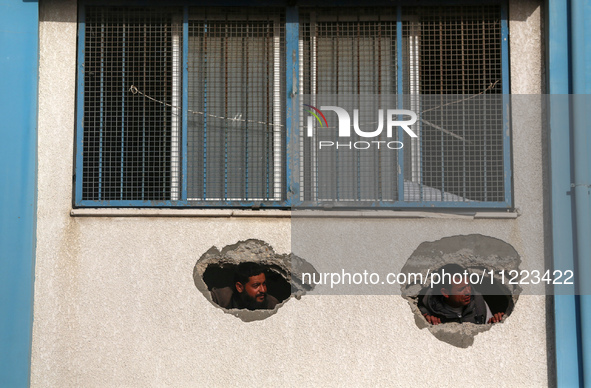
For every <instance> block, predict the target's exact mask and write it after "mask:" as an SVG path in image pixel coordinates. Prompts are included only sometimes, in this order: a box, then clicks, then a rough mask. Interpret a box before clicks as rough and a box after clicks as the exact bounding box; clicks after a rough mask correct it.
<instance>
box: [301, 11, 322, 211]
mask: <svg viewBox="0 0 591 388" xmlns="http://www.w3.org/2000/svg"><path fill="white" fill-rule="evenodd" d="M310 44H311V47H310V57H311V60H312V69H311V72H312V74H311V75H310V80H311V82H310V92H311V94H312V106H316V93H318V33H317V29H316V12H312V13H310ZM302 78H303V76H302ZM314 126H316V123H314ZM316 136H317V134H316V131H314V132H313V135H312V147H310V150H311V151H312V158H311V161H310V163H312V166H314V174H313V175H312V182H311V184H312V190H313V191H314V200H316V201H317V200H318V196H319V195H320V193H319V191H318V154H317V153H316V144H317V141H316ZM311 193H312V191H311Z"/></svg>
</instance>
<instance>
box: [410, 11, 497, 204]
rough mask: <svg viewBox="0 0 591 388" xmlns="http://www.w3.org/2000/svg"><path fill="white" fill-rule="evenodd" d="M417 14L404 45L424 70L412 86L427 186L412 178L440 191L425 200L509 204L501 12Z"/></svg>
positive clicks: (419, 165) (415, 159)
mask: <svg viewBox="0 0 591 388" xmlns="http://www.w3.org/2000/svg"><path fill="white" fill-rule="evenodd" d="M410 11H411V12H410V14H411V18H414V20H416V21H414V22H408V23H407V24H405V36H406V39H405V41H406V42H408V50H409V52H410V51H411V50H413V49H414V50H415V52H416V54H415V55H414V57H413V56H411V55H409V56H408V58H415V61H416V63H415V64H414V66H415V68H417V69H418V72H417V74H413V73H412V71H411V73H410V74H409V75H411V76H413V77H414V78H412V80H413V81H412V82H411V77H409V88H414V89H413V90H415V91H418V93H419V94H420V95H421V99H420V101H421V102H420V103H421V106H420V107H419V110H421V111H424V113H423V114H422V118H423V120H424V121H423V123H422V124H423V125H422V126H421V136H420V139H421V144H420V150H418V151H419V152H415V153H413V154H411V155H409V157H410V158H411V159H412V161H411V162H410V163H408V166H409V167H412V166H414V168H416V169H418V171H420V178H421V180H416V178H415V179H410V180H411V181H412V182H414V183H415V184H419V185H420V186H422V187H429V188H432V189H435V190H432V189H430V190H424V189H422V200H424V201H484V202H489V201H504V200H505V198H504V163H503V154H504V149H503V104H502V97H501V96H502V57H501V22H500V7H498V6H479V7H437V8H418V9H411V10H410ZM411 20H412V19H411ZM413 46H414V47H413ZM410 65H411V69H412V66H413V64H410ZM413 83H415V85H414V86H413ZM466 96H474V97H475V98H471V99H469V100H467V99H466ZM425 121H426V122H428V123H433V124H435V125H425ZM405 173H407V174H409V172H408V171H405ZM410 175H411V174H409V175H407V177H410ZM443 193H445V194H443Z"/></svg>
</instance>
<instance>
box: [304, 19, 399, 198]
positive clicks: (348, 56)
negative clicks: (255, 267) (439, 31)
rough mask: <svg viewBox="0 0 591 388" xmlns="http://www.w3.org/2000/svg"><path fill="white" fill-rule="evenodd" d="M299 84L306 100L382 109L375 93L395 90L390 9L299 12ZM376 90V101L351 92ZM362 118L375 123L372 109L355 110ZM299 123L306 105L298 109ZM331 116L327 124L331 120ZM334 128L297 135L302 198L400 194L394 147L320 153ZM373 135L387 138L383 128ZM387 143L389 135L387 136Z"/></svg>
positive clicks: (372, 92) (394, 27)
mask: <svg viewBox="0 0 591 388" xmlns="http://www.w3.org/2000/svg"><path fill="white" fill-rule="evenodd" d="M300 34H301V37H302V39H301V40H302V43H301V47H300V51H301V53H302V66H301V67H302V69H301V73H302V77H301V79H302V85H301V89H302V91H303V94H304V95H309V96H310V101H308V102H307V104H310V105H312V106H321V105H322V104H323V102H325V101H330V102H331V103H329V104H328V105H337V106H340V107H346V106H356V105H358V104H360V103H361V104H362V105H365V106H366V107H371V108H375V107H382V105H383V104H384V103H385V102H384V101H381V98H380V97H379V95H388V96H392V95H395V94H396V92H397V62H396V51H397V39H396V34H397V25H396V9H390V8H386V9H383V8H381V9H371V8H361V9H360V8H348V9H347V8H340V9H334V8H329V9H327V8H314V9H306V10H303V12H302V15H301V16H300ZM360 95H366V96H368V95H374V96H378V97H377V98H374V99H369V100H368V98H367V97H365V98H363V99H362V100H363V102H361V101H360V99H357V98H356V97H355V96H360ZM359 112H360V119H359V121H360V122H367V121H370V122H375V121H376V117H375V116H372V115H375V109H360V110H359ZM300 117H301V120H300V125H301V127H305V125H306V123H305V122H304V119H305V110H304V109H302V110H301V112H300ZM335 122H336V121H333V123H335ZM336 136H337V131H336V127H334V126H331V125H329V127H328V128H324V129H323V128H317V129H316V131H315V134H314V136H313V137H312V138H308V139H306V138H302V144H301V156H300V161H301V166H302V175H301V177H300V180H301V182H303V184H302V191H303V198H304V201H328V202H332V201H340V202H346V201H376V200H379V201H394V200H396V199H397V198H398V178H397V175H398V174H397V167H396V164H397V159H398V153H397V152H396V151H389V152H388V151H386V152H372V153H368V152H363V151H354V150H353V151H352V150H351V149H350V147H349V148H347V145H346V144H344V147H343V148H341V149H337V148H335V149H334V151H328V152H325V151H319V150H318V149H317V144H318V142H320V141H332V142H334V143H338V142H339V139H337V137H336ZM374 140H378V141H380V140H381V141H385V140H386V139H385V132H384V133H383V135H382V136H380V137H379V138H376V139H374ZM390 140H391V139H390Z"/></svg>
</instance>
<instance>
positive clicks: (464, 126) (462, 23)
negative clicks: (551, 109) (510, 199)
mask: <svg viewBox="0 0 591 388" xmlns="http://www.w3.org/2000/svg"><path fill="white" fill-rule="evenodd" d="M464 24H465V23H464V21H463V20H461V21H460V42H461V45H460V51H461V56H462V112H465V111H466V109H465V107H466V102H465V101H464V99H463V95H464V94H466V58H465V52H466V51H465V50H466V48H465V46H464ZM483 52H484V51H483ZM483 80H486V78H485V77H484V78H483ZM462 138H463V139H464V140H462V197H463V198H464V199H465V198H466V174H467V172H466V140H465V139H466V118H465V117H462Z"/></svg>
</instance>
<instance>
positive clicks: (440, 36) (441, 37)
mask: <svg viewBox="0 0 591 388" xmlns="http://www.w3.org/2000/svg"><path fill="white" fill-rule="evenodd" d="M443 31H444V30H443V22H442V20H441V16H440V17H439V47H440V49H439V74H440V78H439V79H440V80H441V81H440V82H441V95H442V96H443V94H444V90H443V80H444V79H445V78H444V76H443V65H444V63H445V60H444V58H443V55H444V53H443V47H444V46H443ZM441 99H442V97H440V101H441ZM443 103H445V101H443ZM439 114H440V115H441V113H439ZM439 137H440V139H441V201H445V152H444V149H445V136H444V133H443V131H440V134H439Z"/></svg>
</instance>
